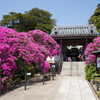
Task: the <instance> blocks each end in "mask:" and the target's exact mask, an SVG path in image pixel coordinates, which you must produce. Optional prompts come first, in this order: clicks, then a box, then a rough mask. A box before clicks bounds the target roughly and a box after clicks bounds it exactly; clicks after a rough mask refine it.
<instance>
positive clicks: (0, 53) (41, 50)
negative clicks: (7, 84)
mask: <svg viewBox="0 0 100 100" xmlns="http://www.w3.org/2000/svg"><path fill="white" fill-rule="evenodd" d="M60 51H61V50H60V46H59V45H58V44H57V42H56V41H55V40H54V39H53V38H52V37H51V36H50V35H48V34H47V33H45V32H43V31H40V30H37V29H36V30H33V31H29V32H27V33H25V32H20V33H18V32H17V31H15V30H13V29H7V28H4V27H1V26H0V74H1V75H2V76H3V78H2V88H3V83H4V81H5V80H7V79H9V78H10V77H12V76H13V74H14V72H15V70H17V66H16V60H18V61H24V63H25V64H26V65H32V63H35V64H38V63H39V64H40V66H39V67H40V68H41V69H42V68H43V67H44V68H45V72H47V71H48V69H49V68H50V65H49V63H48V62H45V61H46V58H47V57H48V56H50V57H52V56H54V55H57V54H59V53H60ZM23 67H24V66H23Z"/></svg>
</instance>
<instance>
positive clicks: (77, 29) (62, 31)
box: [50, 24, 99, 36]
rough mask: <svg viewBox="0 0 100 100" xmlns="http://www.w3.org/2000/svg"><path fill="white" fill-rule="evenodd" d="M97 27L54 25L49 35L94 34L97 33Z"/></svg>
mask: <svg viewBox="0 0 100 100" xmlns="http://www.w3.org/2000/svg"><path fill="white" fill-rule="evenodd" d="M98 34H99V33H98V32H97V29H96V28H95V27H94V25H93V24H91V25H76V26H55V27H54V28H53V29H52V31H51V34H50V35H51V36H92V35H93V36H94V35H98Z"/></svg>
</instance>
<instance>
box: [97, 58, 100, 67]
mask: <svg viewBox="0 0 100 100" xmlns="http://www.w3.org/2000/svg"><path fill="white" fill-rule="evenodd" d="M97 68H100V57H97Z"/></svg>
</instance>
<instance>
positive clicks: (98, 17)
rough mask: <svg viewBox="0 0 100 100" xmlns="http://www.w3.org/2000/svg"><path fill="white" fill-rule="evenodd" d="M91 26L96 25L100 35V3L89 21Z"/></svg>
mask: <svg viewBox="0 0 100 100" xmlns="http://www.w3.org/2000/svg"><path fill="white" fill-rule="evenodd" d="M89 24H94V25H95V27H96V28H97V30H98V32H99V33H100V3H99V4H98V5H97V8H96V9H95V11H94V14H93V15H92V16H91V18H90V19H89Z"/></svg>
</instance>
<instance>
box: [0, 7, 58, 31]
mask: <svg viewBox="0 0 100 100" xmlns="http://www.w3.org/2000/svg"><path fill="white" fill-rule="evenodd" d="M51 16H52V14H50V13H49V12H48V11H44V10H42V9H38V8H33V9H31V10H30V11H25V13H24V14H22V13H16V12H10V13H9V15H3V19H2V20H1V22H0V25H1V26H6V27H8V28H12V29H14V30H16V31H18V32H28V31H29V30H34V29H39V30H42V31H44V32H46V33H50V32H51V29H52V28H53V25H55V23H56V21H55V20H54V19H52V18H51Z"/></svg>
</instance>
